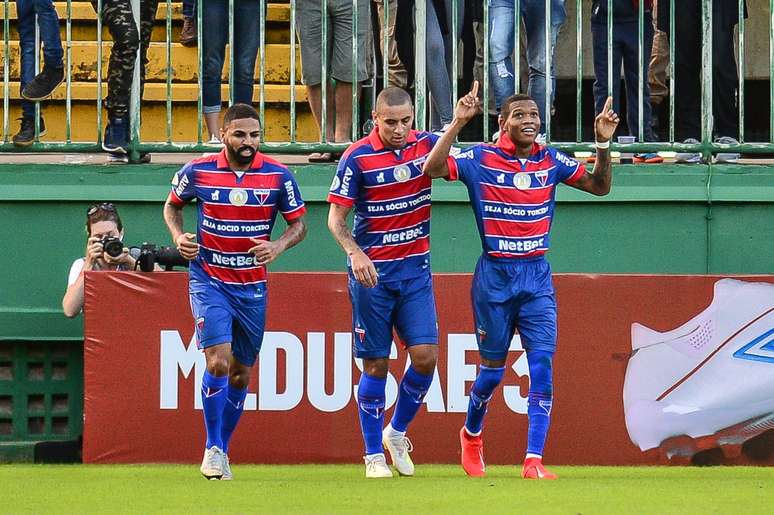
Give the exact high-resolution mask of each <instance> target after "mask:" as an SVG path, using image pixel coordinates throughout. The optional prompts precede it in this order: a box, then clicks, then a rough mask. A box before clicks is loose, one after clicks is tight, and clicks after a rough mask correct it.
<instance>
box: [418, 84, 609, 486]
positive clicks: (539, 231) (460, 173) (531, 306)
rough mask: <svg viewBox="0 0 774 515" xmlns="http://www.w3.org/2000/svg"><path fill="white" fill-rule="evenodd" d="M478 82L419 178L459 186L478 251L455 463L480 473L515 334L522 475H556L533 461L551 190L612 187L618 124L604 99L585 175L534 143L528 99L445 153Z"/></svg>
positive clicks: (545, 361) (542, 405)
mask: <svg viewBox="0 0 774 515" xmlns="http://www.w3.org/2000/svg"><path fill="white" fill-rule="evenodd" d="M477 93H478V83H474V86H473V90H472V91H471V92H470V93H469V94H468V95H466V96H465V97H463V98H461V99H460V101H459V102H458V104H457V107H456V110H455V118H454V121H453V122H452V125H451V128H450V129H449V130H448V131H447V132H446V133H445V134H444V135H443V137H442V138H441V139H440V141H439V142H438V143H437V144H436V146H435V148H434V149H433V151H432V152H431V153H430V156H429V157H428V159H427V161H426V163H425V166H424V170H423V171H424V173H426V174H428V175H429V176H430V177H434V178H435V177H446V178H449V179H451V180H457V179H458V180H460V181H462V182H463V183H464V184H465V186H467V189H468V195H469V197H470V202H471V206H472V208H473V213H474V214H475V217H476V224H477V226H478V231H479V234H480V236H481V244H482V246H483V254H482V255H481V258H479V260H478V264H477V265H476V272H475V275H474V276H473V286H472V300H473V315H474V319H475V324H476V325H475V330H476V337H477V340H478V348H479V353H480V355H481V366H480V367H479V372H478V376H477V377H476V380H475V382H474V383H473V386H472V388H471V390H470V400H469V403H468V414H467V418H466V419H465V426H464V427H463V428H462V429H461V430H460V443H461V446H462V467H463V468H464V469H465V472H466V473H467V474H468V475H469V476H483V475H484V474H485V466H484V458H483V442H482V438H481V433H482V427H483V421H484V415H485V413H486V409H487V403H488V402H489V400H490V399H491V398H492V392H494V390H495V388H496V387H497V385H498V384H500V381H501V380H502V377H503V373H504V372H505V368H504V365H505V358H506V356H507V354H508V347H509V346H510V342H511V339H512V337H513V334H514V331H515V330H516V329H518V331H519V334H520V335H521V342H522V345H523V346H524V349H525V350H526V352H527V361H528V364H529V376H530V387H529V394H528V406H527V417H528V419H529V430H528V436H527V454H526V458H525V460H524V466H523V468H522V477H524V478H528V479H556V475H555V474H552V473H551V472H548V471H547V470H546V469H545V468H544V467H543V463H542V456H543V447H544V445H545V441H546V436H547V434H548V426H549V421H550V415H551V406H552V401H553V382H552V361H553V355H554V351H555V350H556V299H555V296H554V287H553V284H552V281H551V267H550V266H549V264H548V262H547V261H546V259H545V257H544V255H545V253H546V252H547V251H548V246H549V231H550V229H551V218H552V216H553V212H554V195H555V191H556V185H557V184H559V183H560V182H564V183H565V184H568V185H570V186H573V187H575V188H578V189H580V190H583V191H587V192H589V193H593V194H594V195H606V194H607V193H608V192H609V191H610V185H611V182H612V175H611V168H610V154H609V152H608V150H609V147H610V138H611V137H612V135H613V132H614V131H615V128H616V126H617V125H618V116H617V115H616V114H615V113H614V112H613V111H612V110H611V105H612V98H608V99H607V102H606V103H605V107H604V109H603V110H602V112H601V113H600V114H599V115H598V116H597V118H596V120H595V122H594V131H595V135H596V142H597V160H596V163H595V164H594V170H593V172H592V173H589V172H587V171H586V169H585V168H584V166H583V165H582V164H579V163H578V162H577V161H576V160H574V159H572V158H571V157H569V156H567V155H566V154H564V153H562V152H560V151H558V150H556V149H553V148H549V147H544V146H541V145H538V144H537V143H535V136H536V135H537V134H538V133H539V132H540V114H539V110H538V105H537V104H536V103H535V101H534V100H533V99H532V98H531V97H529V96H528V95H512V96H510V97H508V98H507V99H505V101H504V102H503V105H502V109H501V111H500V113H501V114H500V120H499V121H500V134H501V136H500V139H499V140H498V142H497V144H487V143H483V144H480V145H476V146H473V147H472V148H470V149H467V150H465V151H460V152H455V153H453V154H452V156H449V151H450V148H451V145H452V142H453V141H454V139H455V138H456V136H457V134H459V132H460V129H462V127H463V126H464V125H465V124H466V123H467V122H468V121H469V120H470V119H471V118H473V117H474V116H475V115H476V114H477V113H479V112H480V109H481V108H480V104H479V100H478V97H477Z"/></svg>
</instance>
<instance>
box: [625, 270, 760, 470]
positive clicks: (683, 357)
mask: <svg viewBox="0 0 774 515" xmlns="http://www.w3.org/2000/svg"><path fill="white" fill-rule="evenodd" d="M773 328H774V284H768V283H753V282H744V281H737V280H734V279H721V280H720V281H718V282H716V283H715V291H714V296H713V299H712V303H711V304H710V305H709V307H707V309H705V310H704V311H702V312H701V313H699V314H698V315H696V316H695V317H694V318H693V319H691V320H689V321H688V322H686V323H685V324H683V325H682V326H681V327H678V328H677V329H674V330H672V331H667V332H665V333H659V332H656V331H653V330H651V329H648V328H647V327H645V326H642V325H640V324H637V323H635V324H632V355H631V357H630V358H629V364H628V366H627V369H626V380H625V382H624V390H623V401H624V414H625V417H626V429H627V430H628V432H629V437H630V438H631V440H632V442H633V443H634V444H635V445H638V446H639V447H640V449H642V450H643V451H646V450H648V449H654V448H656V447H659V448H660V449H661V451H662V452H664V453H665V454H666V456H667V457H668V458H672V457H673V456H693V454H695V453H696V452H698V451H700V450H703V449H708V448H712V447H720V448H721V450H722V451H723V452H724V454H726V455H727V456H733V453H736V452H739V451H740V447H739V446H741V444H742V443H744V442H745V441H747V440H749V439H750V438H753V437H755V436H757V435H759V434H761V433H762V432H764V431H766V430H768V429H773V428H774V395H772V392H774V329H773Z"/></svg>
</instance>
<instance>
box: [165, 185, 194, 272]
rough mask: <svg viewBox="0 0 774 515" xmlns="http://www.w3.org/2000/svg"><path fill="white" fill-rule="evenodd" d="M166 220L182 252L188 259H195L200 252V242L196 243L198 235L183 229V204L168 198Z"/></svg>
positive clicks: (173, 238) (174, 240) (178, 248)
mask: <svg viewBox="0 0 774 515" xmlns="http://www.w3.org/2000/svg"><path fill="white" fill-rule="evenodd" d="M164 222H166V224H167V229H169V234H171V235H172V241H173V242H175V246H176V247H177V250H179V251H180V254H181V255H182V256H183V257H184V258H186V259H189V260H190V259H194V258H195V257H196V256H197V254H199V244H198V243H196V235H194V234H191V233H190V232H184V231H183V206H178V205H175V204H173V203H171V202H170V201H169V200H167V201H166V202H165V203H164Z"/></svg>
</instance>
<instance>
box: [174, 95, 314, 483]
mask: <svg viewBox="0 0 774 515" xmlns="http://www.w3.org/2000/svg"><path fill="white" fill-rule="evenodd" d="M220 134H221V138H222V140H223V144H224V147H225V148H224V149H223V150H222V151H221V152H220V153H219V154H215V155H212V156H208V157H202V158H199V159H194V160H193V161H191V162H189V163H188V164H186V165H185V166H184V167H183V168H182V169H180V171H178V172H177V173H176V174H175V176H174V178H173V179H172V191H170V193H169V197H167V201H166V204H165V205H164V221H165V222H166V223H167V227H168V228H169V232H170V233H171V234H172V239H173V240H174V242H175V244H176V245H177V248H178V250H179V251H180V253H181V254H182V255H183V257H185V258H186V259H190V260H191V267H190V277H189V284H188V290H189V295H190V300H191V311H192V312H193V317H194V320H195V321H196V336H197V339H198V344H199V346H200V347H201V348H204V354H205V356H206V359H207V369H206V371H205V372H204V378H203V379H202V405H203V407H204V422H205V426H206V428H207V443H206V447H205V451H204V459H203V460H202V466H201V473H202V475H204V477H206V478H207V479H232V474H231V467H230V465H229V460H228V449H229V445H228V444H229V440H230V439H231V435H232V434H233V432H234V429H235V428H236V425H237V422H238V421H239V417H240V416H241V414H242V409H243V405H244V400H245V395H246V393H247V385H248V382H249V380H250V369H251V367H252V366H253V364H254V363H255V360H256V357H257V356H258V352H259V351H260V349H261V343H262V341H263V331H264V321H265V315H266V265H268V264H269V263H271V262H272V261H274V260H275V259H276V258H277V256H279V255H280V254H281V253H282V252H284V251H285V250H287V249H289V248H290V247H292V246H293V245H296V244H297V243H298V242H300V241H301V240H302V239H303V238H304V236H305V235H306V224H305V222H304V213H305V212H306V208H305V207H304V201H303V200H302V199H301V194H300V192H299V190H298V186H297V184H296V181H295V179H294V178H293V175H292V174H291V173H290V171H289V170H288V169H287V168H286V167H285V166H283V165H282V164H280V163H278V162H276V161H274V160H273V159H271V158H269V157H267V156H265V155H262V154H261V153H259V152H258V142H259V140H260V136H261V124H260V122H259V118H258V113H256V112H255V109H253V108H252V107H251V106H249V105H246V104H234V105H233V106H231V107H230V108H229V109H228V110H227V111H226V113H225V115H224V117H223V127H222V129H221V132H220ZM194 199H196V201H197V210H198V227H197V231H196V236H194V235H193V234H191V233H187V232H184V231H183V206H184V205H185V204H186V203H187V202H190V201H191V200H194ZM278 212H279V213H282V216H283V217H284V218H285V221H286V222H287V224H288V226H287V228H286V229H285V231H284V232H283V233H282V235H281V236H280V237H279V238H278V239H276V240H273V241H272V240H270V236H271V230H272V226H273V225H274V221H275V219H276V217H277V213H278Z"/></svg>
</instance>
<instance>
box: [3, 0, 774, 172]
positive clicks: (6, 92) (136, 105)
mask: <svg viewBox="0 0 774 515" xmlns="http://www.w3.org/2000/svg"><path fill="white" fill-rule="evenodd" d="M2 1H3V4H4V12H3V41H4V56H3V57H4V62H3V72H4V74H3V121H2V126H3V138H2V142H0V152H14V151H33V152H35V151H62V152H65V151H66V152H98V151H100V150H101V143H102V133H103V127H104V123H103V109H102V72H103V65H102V43H103V41H102V20H101V17H100V15H97V17H96V28H97V31H96V34H97V41H96V43H97V66H96V67H97V70H96V89H97V95H96V113H97V114H96V120H95V134H94V138H93V139H92V140H91V141H73V139H72V72H73V70H72V68H73V66H72V48H73V38H72V7H73V6H72V4H73V0H67V2H66V8H67V9H66V19H65V20H64V23H65V29H66V37H65V39H66V41H64V45H63V46H64V49H65V70H66V72H65V76H66V79H65V124H66V129H65V139H64V141H57V142H53V141H41V140H40V138H39V133H40V127H39V117H38V116H36V120H35V134H36V137H35V143H34V144H32V145H31V146H29V147H25V148H18V147H14V146H13V145H12V143H11V141H10V139H11V127H10V123H9V112H10V93H11V92H10V61H11V52H10V30H11V26H10V5H9V4H10V2H9V0H2ZM284 1H285V2H289V13H290V20H289V30H290V58H289V69H290V73H289V81H288V87H289V97H290V101H289V106H288V117H289V139H288V140H287V141H268V140H265V141H263V149H264V150H265V151H268V152H278V153H305V152H310V151H341V150H343V148H345V147H346V143H333V142H330V141H328V139H327V137H326V129H327V124H328V123H329V121H328V116H327V114H328V111H329V110H330V109H331V108H332V106H331V104H332V103H331V101H330V100H331V99H329V98H328V91H327V90H328V88H327V87H322V88H321V104H322V112H323V115H322V117H321V120H320V127H319V134H320V139H319V142H316V143H305V142H301V141H299V139H298V137H297V136H298V130H297V114H298V113H297V108H296V107H297V106H296V100H297V98H296V94H295V87H296V53H297V50H298V43H297V41H296V37H295V33H296V31H297V28H298V24H297V6H296V0H284ZM320 1H321V4H322V12H323V13H325V12H326V10H327V7H328V2H329V0H320ZM396 1H397V0H384V5H385V8H384V14H383V18H382V20H381V21H382V24H383V26H385V27H387V26H389V25H390V23H391V21H392V20H390V9H389V6H390V4H394V3H395V2H396ZM428 1H432V0H415V16H414V31H415V48H416V49H417V51H416V52H415V69H416V76H415V80H414V99H415V110H416V121H415V125H416V128H417V129H420V130H424V129H426V128H427V127H428V117H429V109H428V106H429V104H428V98H429V97H428V88H427V73H426V67H427V66H428V65H437V63H438V62H440V61H443V58H442V57H443V56H427V55H426V52H425V51H424V49H425V45H426V34H427V31H426V27H425V10H426V6H427V2H428ZM462 1H463V0H453V1H452V6H453V8H452V12H451V31H452V34H457V33H458V28H459V27H460V24H461V23H462V20H461V19H460V17H459V16H458V15H457V13H458V5H459V2H462ZM523 1H526V0H514V6H515V9H514V26H515V27H514V28H515V30H514V48H516V49H518V48H519V47H520V36H521V34H520V21H521V16H520V10H521V9H520V8H521V2H523ZM571 1H572V0H567V3H569V2H571ZM601 1H602V2H605V1H606V2H607V9H608V15H607V37H608V41H612V36H613V25H614V12H613V0H601ZM662 1H663V0H662ZM103 2H104V0H98V2H97V7H98V12H100V13H101V10H102V4H103ZM234 2H235V0H229V6H228V7H229V39H228V41H229V49H230V50H229V53H228V60H229V64H230V67H229V69H230V73H229V77H228V84H229V90H230V95H229V103H233V101H234V93H233V91H234V66H233V64H234V44H233V43H234V39H235V38H237V37H239V35H238V34H235V33H234ZM700 2H701V9H702V11H701V13H702V14H701V22H702V52H701V64H702V77H701V79H702V80H701V91H702V94H701V112H702V116H701V142H700V143H699V144H694V145H688V144H683V143H680V142H677V141H676V140H675V73H674V71H675V69H674V60H675V38H674V37H670V42H669V57H670V59H669V63H670V64H669V125H668V140H667V141H662V142H646V141H645V140H644V134H645V131H644V130H643V129H644V128H643V123H644V117H643V116H642V106H643V104H644V102H646V101H648V99H645V98H643V97H644V90H643V83H644V80H647V78H646V77H642V78H641V80H640V83H639V89H638V97H639V102H638V104H639V110H640V113H639V117H638V120H639V121H638V127H637V129H638V130H637V134H639V141H637V142H636V143H633V144H626V145H619V144H614V148H615V149H617V150H625V151H626V152H653V151H681V152H701V153H702V154H704V156H705V158H709V157H710V155H711V154H712V153H713V152H719V151H733V152H745V153H764V152H773V151H774V110H772V109H771V108H770V110H769V128H770V136H769V141H747V140H746V138H745V132H744V125H745V123H744V122H745V111H744V99H745V65H744V59H745V20H744V0H738V2H739V20H738V53H737V59H738V63H737V65H738V71H739V84H738V94H739V106H738V119H739V134H738V141H739V144H734V145H722V144H718V143H715V142H713V141H712V131H713V127H712V124H713V120H712V103H713V91H712V81H713V77H712V61H713V55H712V48H713V47H712V24H713V16H712V0H700ZM164 3H166V19H165V20H164V23H165V29H166V30H165V34H166V38H165V39H166V41H165V45H166V53H165V55H166V124H167V127H166V138H165V141H157V142H148V141H141V139H140V126H141V120H142V102H141V99H140V85H139V83H140V80H139V77H140V59H139V50H138V59H137V64H136V66H135V72H134V81H133V85H132V90H131V107H130V119H131V128H132V130H131V144H130V156H131V157H132V158H133V159H134V160H136V159H138V157H139V155H140V153H141V152H200V151H211V150H212V149H213V148H214V146H213V145H211V144H209V143H208V141H205V140H204V138H203V115H202V108H203V105H202V102H203V99H202V76H201V75H202V74H201V70H202V69H203V59H204V57H203V53H202V40H201V38H202V34H203V31H204V28H205V23H206V20H204V19H203V7H202V4H203V2H201V1H200V2H198V3H197V4H198V5H197V9H198V29H199V30H198V33H199V44H198V70H199V73H197V81H198V87H199V94H198V101H197V121H196V123H197V130H196V139H195V141H175V140H173V132H172V122H173V101H172V92H173V83H172V77H173V62H172V26H173V5H172V2H171V0H166V2H162V3H161V4H162V5H164ZM678 3H679V2H677V1H676V0H670V9H669V14H670V18H669V26H670V27H671V30H670V33H671V34H672V35H674V34H675V17H676V15H678V14H679V7H678V5H677V4H678ZM638 4H639V11H638V18H639V22H638V37H639V52H638V62H639V73H640V74H641V73H642V70H643V68H644V63H645V60H646V59H649V58H650V56H647V55H644V51H643V48H644V45H643V42H644V35H645V28H644V27H645V26H644V24H645V23H646V17H645V12H644V2H642V1H641V2H638ZM368 5H369V8H370V3H368ZM574 5H575V19H574V22H575V32H576V38H575V39H576V41H575V85H576V95H575V101H576V105H575V139H574V141H556V140H554V139H553V138H552V129H553V127H552V115H551V103H552V100H551V99H552V94H551V93H552V92H551V89H552V81H551V80H550V72H548V73H547V75H549V77H547V80H546V81H545V83H546V90H547V91H546V96H545V97H546V105H545V109H544V112H545V116H544V118H545V119H544V120H543V126H544V128H545V132H546V137H547V141H549V142H551V144H553V145H555V146H558V147H560V148H563V149H565V150H568V151H592V150H593V142H591V141H584V140H583V137H582V136H583V132H584V131H583V129H584V123H585V125H588V126H590V124H591V123H592V121H591V120H590V119H589V120H586V121H585V122H584V120H583V116H582V114H583V100H584V97H583V94H582V92H583V90H582V87H583V86H582V84H583V78H584V74H583V56H584V55H585V54H587V53H588V52H589V51H590V49H588V48H584V44H583V35H584V32H585V31H587V30H588V24H589V22H588V20H587V19H586V18H584V13H587V12H588V11H587V10H588V6H589V5H590V3H589V2H588V0H585V1H584V0H575V4H574ZM584 6H585V8H586V9H587V10H586V11H584ZM132 7H133V12H134V15H135V20H136V21H137V24H138V31H139V30H140V28H139V17H140V16H139V11H140V0H133V1H132ZM362 8H363V7H362V5H359V2H358V0H352V15H353V23H352V56H353V59H352V83H353V84H357V82H358V81H357V75H358V64H357V63H358V57H359V56H358V51H359V47H358V40H357V34H358V10H359V9H362ZM483 9H484V20H483V26H484V34H485V38H486V41H485V42H484V44H483V54H484V75H483V84H482V86H483V88H482V91H483V99H482V100H483V104H484V105H485V106H488V105H489V99H490V97H491V95H492V92H491V88H490V86H491V80H490V77H489V66H488V65H489V55H490V49H489V44H488V37H489V36H488V35H489V26H490V21H489V10H490V7H489V2H488V1H484V4H483ZM545 10H546V13H547V14H546V16H545V38H546V44H545V49H546V51H545V61H546V70H551V68H552V60H557V59H559V58H562V56H559V57H557V56H555V55H552V52H551V48H552V45H551V44H550V43H551V42H550V37H551V11H552V10H551V0H545ZM768 11H769V13H768V14H769V20H768V21H769V30H768V41H769V56H768V60H769V67H770V74H769V102H770V105H774V44H772V41H774V0H769V5H768ZM266 14H267V3H266V2H263V3H262V5H261V17H260V32H259V38H260V45H259V52H260V74H259V82H258V83H259V92H260V93H259V98H258V102H257V103H258V105H259V112H260V115H261V119H262V120H265V117H266V103H267V102H266V95H265V87H266V80H265V74H266V35H267V33H266V23H267V18H266ZM572 21H573V20H571V19H568V20H567V21H566V22H565V27H567V26H570V27H571V26H572ZM320 23H321V25H322V31H321V33H322V38H321V41H320V45H321V48H322V70H321V76H322V84H323V86H324V85H325V84H327V80H328V61H329V60H330V57H331V56H329V55H328V45H327V43H326V42H327V40H328V33H329V31H330V30H331V27H329V26H328V18H327V16H325V14H323V16H322V19H321V21H320ZM387 32H388V31H386V30H385V31H384V33H385V34H384V38H383V40H382V41H379V39H380V38H379V37H378V35H376V36H375V37H371V40H373V41H371V42H369V43H370V44H372V45H377V46H380V47H381V49H382V51H381V52H380V53H381V55H382V56H383V58H382V63H381V64H382V76H383V77H382V79H383V83H382V86H386V85H387V83H388V73H387V69H388V64H387V58H386V54H387V52H386V50H387V47H388V41H389V40H388V36H387ZM559 37H560V38H561V37H562V35H561V34H560V36H559ZM565 37H570V36H569V35H566V36H565ZM39 41H40V38H39V33H38V30H37V26H36V45H38V47H39ZM459 45H460V42H459V41H457V40H455V41H454V43H453V51H452V62H453V69H454V70H455V71H456V72H459V71H460V62H459V56H460V49H459ZM377 50H378V49H377V48H374V52H373V55H374V57H373V61H372V62H373V65H374V66H373V69H374V72H376V64H377V63H376V57H375V56H376V53H377ZM514 53H515V54H516V55H515V58H514V68H515V73H514V87H515V88H514V89H515V91H516V92H518V91H519V88H520V85H519V77H520V69H519V68H520V66H519V53H518V50H517V51H516V52H514ZM38 54H39V53H38ZM565 57H566V56H565ZM36 61H39V58H38V59H37V60H36ZM607 64H608V74H607V75H608V84H607V86H608V88H607V89H608V92H610V93H611V94H612V91H613V89H614V77H613V76H614V74H613V52H612V47H610V46H609V48H608V52H607ZM39 68H40V64H39V62H36V64H35V70H36V73H37V71H39ZM457 75H458V74H457V73H455V77H454V78H453V80H452V84H451V87H452V88H451V89H452V95H453V98H454V99H456V98H458V97H459V96H460V95H461V94H463V93H465V91H467V88H468V87H469V84H460V83H459V80H458V77H457ZM616 79H618V75H617V74H616ZM376 82H377V81H376V78H374V77H372V78H370V79H369V80H368V81H366V83H364V84H363V86H364V88H363V90H362V93H360V95H362V96H364V97H366V98H368V99H369V100H370V103H369V102H366V103H365V105H372V103H373V98H374V97H375V92H376V91H375V90H376V86H377V84H376ZM460 88H462V89H463V91H460ZM729 101H731V100H729ZM360 107H361V97H359V94H358V88H353V98H352V128H351V139H352V140H354V139H357V138H359V137H361V136H362V135H363V134H364V132H365V128H364V127H363V123H362V122H363V120H362V119H361V117H360V112H359V111H360ZM35 110H36V114H37V113H39V112H40V103H39V102H38V103H36V106H35ZM484 121H485V123H483V124H482V130H481V135H480V138H478V139H480V140H483V141H489V140H490V138H491V134H490V129H489V124H488V123H486V120H484Z"/></svg>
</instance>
